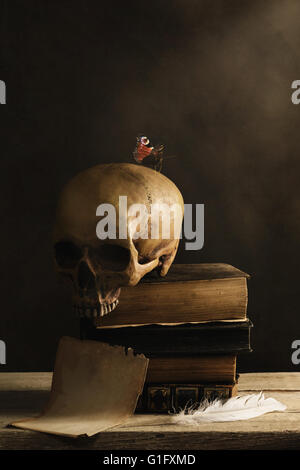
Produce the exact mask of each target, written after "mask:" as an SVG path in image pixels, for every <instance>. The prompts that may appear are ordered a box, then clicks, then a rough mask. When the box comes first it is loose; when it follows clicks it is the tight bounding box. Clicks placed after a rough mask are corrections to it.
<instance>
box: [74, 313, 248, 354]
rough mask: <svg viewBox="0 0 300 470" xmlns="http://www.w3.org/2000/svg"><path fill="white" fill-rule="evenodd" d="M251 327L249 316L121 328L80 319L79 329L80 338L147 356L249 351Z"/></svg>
mask: <svg viewBox="0 0 300 470" xmlns="http://www.w3.org/2000/svg"><path fill="white" fill-rule="evenodd" d="M251 328H252V323H251V321H250V320H249V319H248V320H246V321H232V322H208V323H197V324H190V323H187V324H182V325H174V326H168V325H146V326H126V327H123V328H95V327H94V326H93V325H92V324H91V323H90V321H89V320H88V319H81V328H80V329H81V335H82V338H83V339H93V340H97V341H104V342H107V343H109V344H112V345H120V346H126V347H131V348H132V349H134V351H135V352H137V353H143V354H145V356H147V357H149V358H150V357H157V356H159V357H162V356H173V357H175V356H193V355H200V354H206V355H210V354H230V353H233V354H240V353H246V352H250V351H251V346H250V330H251Z"/></svg>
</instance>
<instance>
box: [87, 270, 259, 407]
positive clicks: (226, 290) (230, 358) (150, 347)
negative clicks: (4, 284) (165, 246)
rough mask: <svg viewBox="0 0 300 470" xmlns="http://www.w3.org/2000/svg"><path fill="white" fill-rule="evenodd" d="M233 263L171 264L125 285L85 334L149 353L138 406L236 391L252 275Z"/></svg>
mask: <svg viewBox="0 0 300 470" xmlns="http://www.w3.org/2000/svg"><path fill="white" fill-rule="evenodd" d="M248 277H249V276H248V275H247V274H246V273H244V272H242V271H240V270H239V269H236V268H234V267H233V266H230V265H228V264H173V265H172V267H171V269H170V271H169V273H168V274H167V276H166V277H164V278H161V277H158V276H157V275H155V274H151V275H148V276H146V277H145V278H143V280H142V281H141V282H140V283H139V284H138V285H137V286H135V287H127V288H123V289H122V293H121V297H120V304H119V306H118V308H117V309H115V310H114V311H113V312H111V313H110V314H109V315H107V316H105V317H102V318H100V319H99V320H97V323H96V324H95V325H94V326H91V325H90V324H89V323H88V321H86V320H83V323H82V336H83V337H85V338H89V339H97V340H101V341H105V342H109V343H110V344H118V345H123V346H126V347H132V348H133V349H134V350H135V351H136V352H138V353H143V354H145V356H147V357H148V358H149V365H148V372H147V377H146V383H145V386H144V391H143V394H142V395H141V397H140V400H139V403H138V406H137V410H139V411H153V412H166V411H168V410H171V409H174V408H175V409H180V408H184V407H185V406H187V405H191V404H193V403H197V402H199V401H201V400H202V399H203V398H208V399H213V398H216V397H224V398H227V397H231V396H232V395H235V394H236V391H237V381H238V375H237V368H236V362H237V355H238V354H240V353H245V352H249V351H251V348H250V328H251V326H252V324H251V322H250V320H249V319H248V318H247V298H248V295H247V292H248V291H247V278H248Z"/></svg>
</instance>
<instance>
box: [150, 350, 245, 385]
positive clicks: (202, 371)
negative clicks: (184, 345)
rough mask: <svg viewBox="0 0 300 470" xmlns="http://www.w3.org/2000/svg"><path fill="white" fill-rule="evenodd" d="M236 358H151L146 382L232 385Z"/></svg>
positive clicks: (233, 356)
mask: <svg viewBox="0 0 300 470" xmlns="http://www.w3.org/2000/svg"><path fill="white" fill-rule="evenodd" d="M235 379H236V356H235V355H230V354H229V355H224V356H222V355H214V356H205V355H204V356H193V357H189V356H187V357H153V358H150V359H149V364H148V370H147V374H146V380H145V381H146V382H147V383H151V382H157V383H159V382H164V381H166V382H168V383H169V382H170V383H188V382H190V383H203V382H204V383H218V382H219V383H227V384H230V383H234V382H235Z"/></svg>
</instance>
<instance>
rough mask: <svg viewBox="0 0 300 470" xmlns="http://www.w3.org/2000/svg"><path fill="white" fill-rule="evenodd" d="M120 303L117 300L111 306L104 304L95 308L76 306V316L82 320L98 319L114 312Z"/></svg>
mask: <svg viewBox="0 0 300 470" xmlns="http://www.w3.org/2000/svg"><path fill="white" fill-rule="evenodd" d="M118 303H119V301H118V300H115V301H114V302H112V303H111V304H108V303H104V304H98V305H95V306H90V305H74V311H75V314H76V316H78V317H80V318H98V317H103V316H104V315H107V314H108V313H110V312H112V311H113V310H114V309H115V308H116V307H117V305H118Z"/></svg>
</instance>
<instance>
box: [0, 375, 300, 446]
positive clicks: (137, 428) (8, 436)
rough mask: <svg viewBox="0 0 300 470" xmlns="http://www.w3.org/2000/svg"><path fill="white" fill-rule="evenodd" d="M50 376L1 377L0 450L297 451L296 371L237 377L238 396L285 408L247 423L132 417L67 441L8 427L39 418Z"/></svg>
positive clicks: (299, 404) (299, 382)
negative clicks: (256, 395) (261, 394)
mask: <svg viewBox="0 0 300 470" xmlns="http://www.w3.org/2000/svg"><path fill="white" fill-rule="evenodd" d="M51 378H52V374H50V373H0V449H35V450H36V449H98V450H103V449H105V450H115V449H123V450H125V449H134V450H136V449H145V450H148V449H149V450H150V449H159V450H171V449H173V450H195V449H203V450H206V449H300V373H276V374H273V373H269V374H264V373H260V374H242V375H241V377H240V381H239V393H240V394H246V393H253V392H258V391H261V390H264V391H265V395H266V396H272V397H274V398H276V399H277V400H279V401H281V402H282V403H284V404H286V405H287V410H286V411H285V412H281V413H279V412H276V413H270V414H266V415H263V416H260V417H258V418H253V419H251V420H247V421H236V422H231V423H211V424H202V425H200V426H197V427H191V426H181V425H180V426H179V425H174V424H172V423H171V422H170V417H169V416H167V415H135V416H133V417H132V418H131V419H129V420H128V421H127V422H126V424H124V425H122V426H117V427H115V428H113V429H111V430H108V431H105V432H102V433H101V434H99V435H97V436H94V437H90V438H80V439H70V438H64V437H59V436H54V435H48V434H43V433H38V432H33V431H24V430H21V429H15V428H8V427H6V426H7V424H8V423H10V422H12V421H15V420H17V419H21V418H25V417H29V416H34V415H36V414H38V412H39V411H40V410H41V408H42V407H43V405H44V404H45V402H46V401H47V399H48V396H49V389H50V385H51Z"/></svg>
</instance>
